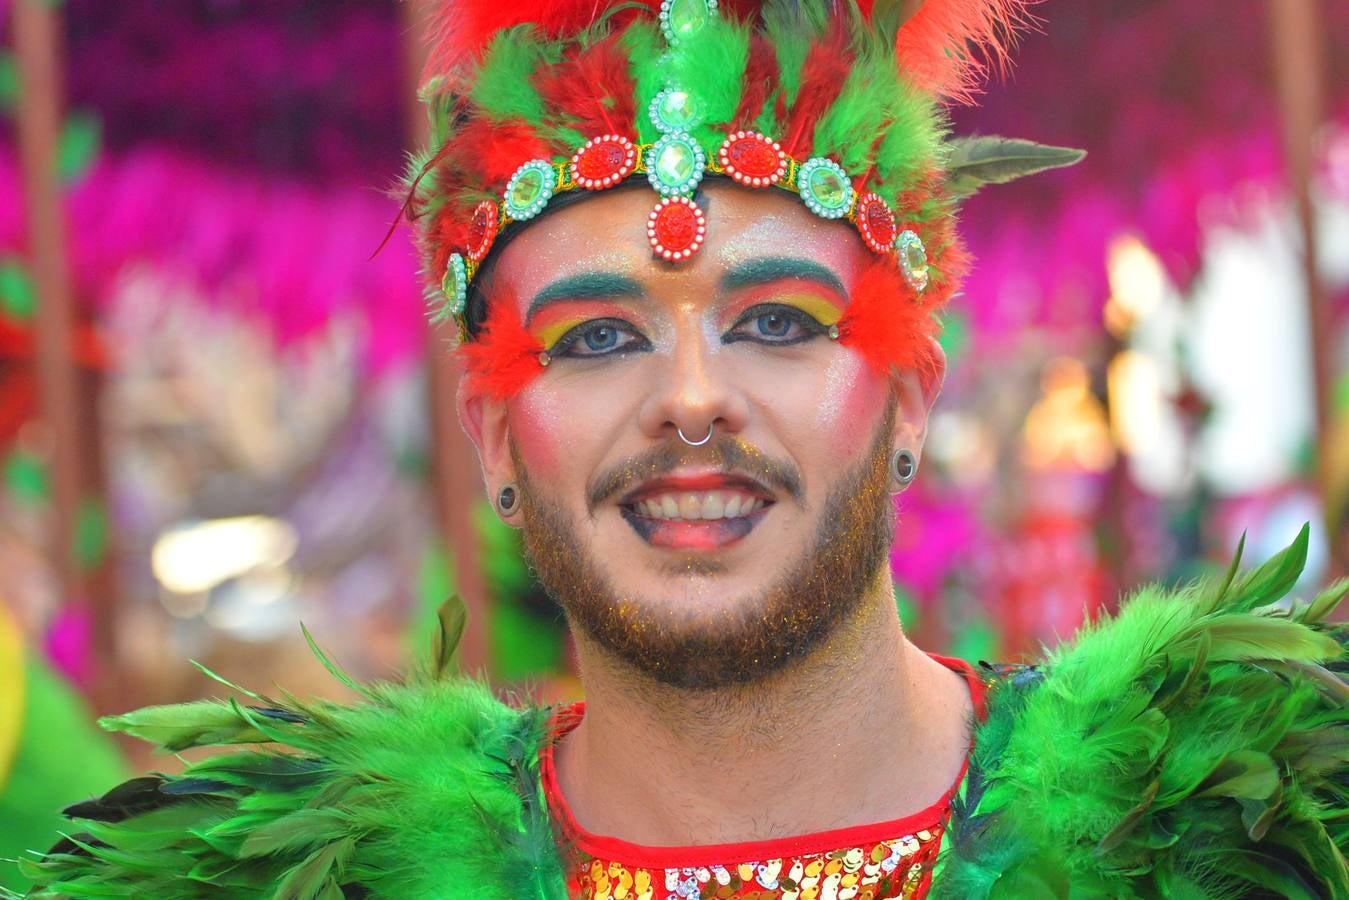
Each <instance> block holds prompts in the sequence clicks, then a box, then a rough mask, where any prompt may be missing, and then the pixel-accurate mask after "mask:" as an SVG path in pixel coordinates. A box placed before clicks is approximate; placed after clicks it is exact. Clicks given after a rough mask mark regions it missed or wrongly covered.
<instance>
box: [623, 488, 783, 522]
mask: <svg viewBox="0 0 1349 900" xmlns="http://www.w3.org/2000/svg"><path fill="white" fill-rule="evenodd" d="M763 506H764V501H762V500H760V499H758V498H757V497H749V496H746V495H745V494H742V493H740V492H738V491H709V492H704V493H696V494H695V493H682V494H661V495H660V496H659V497H651V498H648V499H646V500H639V501H637V503H636V504H635V505H634V508H635V509H636V511H637V512H638V513H640V514H641V515H644V516H649V517H651V518H653V519H678V520H683V521H698V520H702V521H707V520H715V519H734V518H737V517H740V516H747V515H749V514H750V513H752V512H754V511H755V510H758V509H762V508H763Z"/></svg>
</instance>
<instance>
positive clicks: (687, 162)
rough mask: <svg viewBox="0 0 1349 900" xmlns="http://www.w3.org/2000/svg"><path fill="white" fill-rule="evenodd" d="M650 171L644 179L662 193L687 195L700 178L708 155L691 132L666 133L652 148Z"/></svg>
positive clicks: (701, 178) (667, 195)
mask: <svg viewBox="0 0 1349 900" xmlns="http://www.w3.org/2000/svg"><path fill="white" fill-rule="evenodd" d="M648 165H649V166H650V170H649V171H648V173H647V178H648V180H649V181H650V182H651V186H652V187H653V188H655V189H656V190H657V191H659V192H660V193H661V194H662V195H663V196H666V197H670V196H674V195H676V194H687V193H689V192H690V191H692V190H693V189H694V188H695V187H697V186H698V182H700V181H702V180H703V168H704V167H705V166H706V165H707V155H706V154H705V153H703V148H702V146H701V145H700V144H699V143H698V142H697V141H695V140H694V139H693V137H692V136H691V135H688V134H685V133H683V132H679V133H675V134H667V135H665V137H663V138H661V139H660V140H658V141H656V143H655V144H654V145H653V146H652V147H651V156H650V162H649V163H648Z"/></svg>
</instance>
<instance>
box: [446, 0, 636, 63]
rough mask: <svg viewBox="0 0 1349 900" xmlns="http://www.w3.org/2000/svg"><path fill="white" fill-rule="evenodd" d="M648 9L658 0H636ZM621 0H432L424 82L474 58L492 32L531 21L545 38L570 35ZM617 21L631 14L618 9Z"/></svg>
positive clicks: (478, 54)
mask: <svg viewBox="0 0 1349 900" xmlns="http://www.w3.org/2000/svg"><path fill="white" fill-rule="evenodd" d="M635 2H636V3H637V4H639V5H641V6H645V7H647V8H648V9H649V10H650V11H651V12H653V13H654V12H655V11H656V10H658V9H659V8H660V0H635ZM619 5H625V6H631V5H632V3H631V2H628V3H624V2H622V0H437V2H435V3H433V4H432V5H431V9H430V12H429V14H428V17H427V18H428V19H429V21H428V23H427V29H426V34H427V40H428V43H429V45H430V53H429V55H428V56H427V60H426V71H425V73H424V75H423V80H425V79H426V78H429V77H431V76H432V75H444V74H447V73H450V72H452V71H455V70H457V69H459V68H461V67H462V66H463V65H464V64H466V63H469V62H473V61H475V60H477V58H478V57H479V56H480V55H481V53H482V51H483V49H484V48H485V47H486V46H487V44H488V43H489V42H490V41H491V39H492V37H493V36H495V35H496V33H497V32H499V31H501V30H503V29H506V28H512V27H514V26H516V25H525V24H534V25H537V26H538V27H539V30H540V31H542V32H543V33H544V34H546V35H548V36H549V37H557V36H559V35H565V34H574V33H576V32H578V31H580V30H581V29H583V28H586V27H587V26H589V25H591V24H593V23H594V22H595V20H596V19H598V18H599V17H600V16H601V15H603V14H604V12H605V11H606V10H608V9H609V8H610V7H613V6H619ZM633 12H635V10H634V11H633ZM619 15H620V17H619V21H622V19H623V18H624V17H627V18H630V17H631V15H632V12H626V13H620V14H619Z"/></svg>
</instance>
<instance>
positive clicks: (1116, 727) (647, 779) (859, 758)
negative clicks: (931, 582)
mask: <svg viewBox="0 0 1349 900" xmlns="http://www.w3.org/2000/svg"><path fill="white" fill-rule="evenodd" d="M1022 11H1023V4H1021V3H1018V2H1012V0H1001V2H998V0H987V2H974V0H927V2H924V3H921V4H915V3H896V2H888V3H887V2H877V3H874V4H873V3H869V2H868V3H861V4H856V3H854V2H851V0H849V2H842V0H840V2H837V3H830V2H824V0H795V2H789V0H774V2H769V3H763V4H758V3H742V2H726V3H722V4H721V5H720V6H718V4H716V3H713V2H711V0H665V2H664V3H661V4H660V5H659V6H658V7H656V6H655V5H654V4H652V5H650V6H648V5H647V4H640V3H614V4H612V5H607V4H604V3H595V2H593V0H584V2H581V0H577V2H570V3H560V4H559V3H551V4H528V3H526V4H500V3H497V4H480V3H468V4H463V5H458V4H456V5H452V6H450V7H448V9H447V11H446V12H445V14H444V16H443V21H442V22H441V27H440V28H439V29H438V32H437V33H438V35H439V37H438V43H437V47H436V52H435V53H434V54H433V57H432V63H431V66H432V72H433V75H434V77H433V78H431V79H430V80H429V81H428V85H427V88H426V90H425V99H426V101H427V103H428V106H429V108H430V110H431V115H432V123H433V135H432V142H431V147H432V151H431V152H429V153H428V154H427V155H425V156H424V157H422V158H420V159H418V160H417V161H416V164H415V165H414V176H415V177H414V179H413V183H412V195H411V203H412V207H413V210H414V212H415V214H416V215H417V217H418V218H419V221H420V222H421V239H422V247H423V250H424V253H425V259H426V268H427V271H428V274H429V276H430V278H431V280H432V281H433V282H435V283H437V284H438V285H439V286H440V290H439V292H438V293H437V294H436V296H435V298H434V302H435V305H436V309H435V316H436V318H438V319H440V320H443V321H448V320H453V321H454V322H455V323H456V325H457V327H458V329H459V333H460V337H461V348H460V351H459V352H460V354H461V356H462V358H463V360H464V363H465V367H466V374H465V378H464V380H463V386H462V388H461V390H460V394H459V398H458V404H459V412H460V416H461V420H462V422H463V424H464V427H465V428H466V430H467V431H468V433H469V435H470V436H471V437H472V439H473V440H474V442H475V444H476V445H477V447H478V451H479V454H480V458H481V462H482V468H483V473H484V478H485V481H486V484H487V487H488V490H489V493H490V495H491V496H492V497H493V498H494V499H495V502H496V506H497V509H498V511H499V513H500V515H501V516H502V517H503V519H505V520H506V521H507V522H509V523H511V524H514V525H518V526H519V527H521V528H523V529H524V533H525V544H526V547H527V550H528V552H529V556H530V559H531V560H532V562H533V564H534V566H535V568H536V569H537V572H538V574H539V577H540V579H541V580H542V582H543V583H544V584H545V585H546V586H547V587H548V589H549V590H550V592H551V593H552V594H553V595H554V596H555V597H556V598H557V600H558V601H559V602H560V603H561V605H562V607H563V609H564V610H565V612H566V614H567V617H568V619H569V621H570V623H571V624H572V626H573V629H574V633H575V634H576V640H577V647H578V652H579V657H580V661H581V671H582V677H583V681H584V684H585V689H586V697H587V700H586V703H585V704H583V705H578V706H576V707H573V708H571V709H568V710H562V711H554V710H546V709H544V710H539V709H525V710H515V709H511V708H508V707H506V706H503V705H502V704H500V703H498V702H497V701H496V700H494V699H492V698H491V696H490V695H489V694H488V693H487V691H486V690H485V689H484V688H482V687H481V686H479V685H475V684H473V683H471V682H467V681H464V680H462V679H460V678H457V677H455V676H454V675H453V674H452V672H451V670H452V668H453V638H454V636H455V633H456V630H457V629H458V628H461V627H462V619H459V618H456V617H455V616H454V614H453V611H450V613H449V614H447V616H446V619H445V634H444V636H443V638H442V641H441V643H440V645H439V647H438V649H437V651H436V652H435V653H434V654H433V657H432V660H431V664H430V666H429V667H428V668H427V669H426V670H425V671H423V672H420V673H419V674H418V675H416V676H414V677H413V679H412V680H411V681H410V682H409V683H408V684H405V685H390V684H378V685H370V686H362V685H354V684H353V685H352V686H353V687H355V688H357V689H358V690H360V691H361V692H362V693H363V694H364V696H365V697H366V702H364V703H361V704H357V705H355V706H351V707H341V706H337V705H333V704H301V703H299V702H297V701H295V700H293V699H291V698H284V699H282V700H274V699H269V698H264V697H262V696H261V695H257V694H251V693H247V692H245V694H246V696H247V698H249V699H248V702H247V704H239V703H230V704H221V703H201V704H190V705H188V706H186V707H171V708H162V709H151V710H142V711H140V712H138V713H132V714H129V715H127V716H123V717H119V718H117V719H115V720H112V721H111V722H110V723H109V724H110V726H111V727H115V728H119V729H121V730H125V731H128V732H130V733H132V734H136V735H139V736H142V737H145V738H148V739H150V740H153V741H156V742H158V743H159V744H161V745H162V746H164V747H165V748H167V749H170V750H178V749H182V748H185V747H190V746H199V745H203V744H231V743H264V744H266V743H272V744H275V745H277V747H278V748H279V749H284V750H287V751H289V752H287V753H282V754H277V753H275V752H273V751H267V750H264V751H244V752H235V753H230V754H226V755H224V756H220V757H214V758H211V759H209V760H207V761H205V762H201V763H197V764H194V765H192V766H190V767H189V768H188V770H187V772H186V773H185V774H184V775H183V776H180V777H170V778H164V777H156V778H151V779H141V780H138V781H135V782H130V783H128V785H125V786H123V787H122V788H119V789H117V790H116V791H114V792H113V793H111V794H109V795H107V796H105V797H104V798H103V799H102V800H100V801H96V802H93V803H90V804H85V805H83V806H82V807H80V808H78V809H77V810H75V811H74V815H75V817H76V818H78V819H79V820H80V821H79V828H80V829H82V830H83V832H84V834H83V836H76V837H72V838H70V839H69V840H67V841H65V842H63V843H62V844H61V845H59V846H58V847H57V848H55V849H54V850H53V851H52V852H51V853H49V854H48V855H47V856H46V857H44V858H43V860H42V861H40V862H38V863H30V864H29V866H28V871H30V872H31V873H32V874H33V877H34V878H35V879H36V880H37V881H38V882H39V883H41V884H43V885H45V886H46V888H45V889H46V890H47V891H48V894H46V896H98V895H100V894H107V895H112V894H116V893H118V892H137V893H147V894H150V895H152V896H156V897H176V896H199V895H205V896H277V897H325V898H328V897H341V896H391V897H431V896H437V897H442V896H443V897H512V898H513V897H562V896H565V895H568V894H571V895H574V896H581V897H587V898H610V897H612V898H629V897H631V898H643V900H645V898H652V897H660V898H690V897H755V898H771V897H783V898H793V900H806V898H809V900H816V898H828V900H838V898H862V897H865V898H871V900H876V898H891V897H915V896H922V895H925V894H927V893H928V892H929V891H933V892H935V893H941V894H943V895H945V896H989V895H993V896H1009V897H1023V896H1069V895H1073V896H1085V895H1093V896H1094V895H1122V896H1156V895H1167V894H1175V895H1177V896H1239V895H1242V894H1252V893H1253V894H1264V895H1270V894H1275V895H1287V896H1317V895H1319V894H1329V895H1334V896H1349V869H1347V868H1346V865H1345V861H1344V857H1343V855H1342V854H1341V850H1340V847H1341V846H1342V845H1343V842H1344V839H1345V838H1346V825H1345V820H1346V817H1345V815H1344V808H1345V807H1344V799H1345V791H1346V787H1345V785H1346V779H1345V775H1346V767H1345V764H1346V758H1347V756H1349V744H1346V742H1345V740H1344V738H1343V737H1342V735H1343V734H1344V729H1345V726H1346V723H1347V722H1349V718H1347V714H1346V712H1345V707H1344V703H1345V694H1346V689H1345V686H1344V683H1343V682H1342V681H1341V679H1340V677H1339V676H1338V675H1336V674H1335V673H1334V671H1333V670H1332V668H1333V667H1337V666H1339V665H1341V663H1342V660H1343V651H1342V649H1341V646H1340V644H1339V642H1338V641H1337V640H1336V639H1335V636H1334V634H1333V633H1332V629H1331V628H1330V627H1329V626H1327V625H1324V624H1323V622H1324V619H1325V617H1326V616H1327V614H1328V613H1329V611H1330V610H1331V609H1332V608H1333V607H1334V605H1335V603H1336V602H1337V601H1338V599H1339V597H1340V596H1341V595H1342V594H1343V593H1344V589H1345V586H1344V585H1341V586H1339V587H1338V588H1337V589H1334V590H1332V591H1330V592H1328V593H1326V594H1325V595H1323V596H1322V597H1320V598H1318V599H1317V600H1316V601H1315V602H1313V603H1311V604H1309V605H1300V606H1295V607H1293V608H1291V609H1289V608H1288V607H1286V606H1280V605H1279V604H1278V601H1280V600H1281V599H1283V597H1284V596H1285V595H1286V594H1287V593H1288V591H1289V590H1290V589H1291V586H1292V584H1293V582H1294V581H1295V580H1296V573H1297V571H1298V570H1299V569H1300V565H1301V556H1302V555H1303V554H1305V537H1304V538H1303V539H1302V540H1301V541H1300V543H1299V544H1296V545H1295V546H1294V547H1293V548H1290V550H1289V551H1288V552H1287V553H1285V554H1284V555H1283V556H1281V557H1280V558H1278V559H1276V560H1275V561H1274V562H1273V563H1271V564H1269V565H1267V566H1266V567H1264V568H1262V569H1261V570H1259V571H1258V572H1256V573H1255V574H1253V575H1251V576H1247V577H1244V578H1236V577H1235V576H1233V577H1229V578H1228V579H1227V581H1226V582H1224V583H1222V584H1215V585H1209V586H1205V587H1200V588H1195V589H1193V590H1191V591H1188V592H1185V593H1181V594H1179V595H1168V594H1166V593H1164V592H1160V591H1150V592H1145V593H1144V594H1142V595H1140V596H1139V597H1137V598H1135V599H1134V600H1133V601H1132V602H1131V603H1130V604H1128V605H1127V606H1126V607H1125V609H1124V610H1123V611H1122V612H1121V614H1120V616H1119V617H1118V618H1117V619H1116V620H1115V621H1113V622H1110V623H1105V624H1101V625H1098V626H1094V627H1092V628H1089V629H1087V630H1086V631H1085V633H1084V634H1083V636H1081V637H1080V638H1079V640H1078V643H1077V644H1076V645H1075V646H1073V647H1070V648H1068V649H1066V650H1064V651H1060V652H1059V653H1058V654H1056V655H1055V656H1054V657H1052V658H1051V659H1050V660H1049V661H1048V663H1047V665H1046V666H1045V667H1044V668H1043V669H1036V668H1011V669H989V670H987V671H986V672H985V673H984V674H983V675H976V673H975V672H974V671H973V670H972V669H971V668H970V667H969V666H968V665H966V664H964V663H960V662H957V661H954V660H946V659H942V658H939V657H932V656H929V655H927V654H925V653H923V652H922V651H921V650H919V649H918V648H916V647H914V646H913V645H912V644H910V643H909V642H908V641H907V640H906V639H905V637H904V635H903V632H902V630H901V628H900V623H899V620H898V617H897V614H896V610H895V605H894V602H893V590H892V585H891V583H890V579H889V573H888V569H887V566H886V560H887V555H888V545H889V540H890V535H891V532H892V527H893V516H894V507H893V505H892V503H891V501H890V495H891V494H893V493H897V492H899V491H902V490H903V489H904V487H905V486H906V485H907V484H909V483H910V482H911V481H912V479H913V478H914V477H915V475H916V473H917V470H918V466H919V463H920V461H921V454H922V444H923V438H924V433H925V423H926V418H927V413H928V410H929V408H930V407H931V405H932V403H933V401H934V400H935V398H936V395H937V392H938V390H939V388H940V383H941V378H942V374H943V365H944V362H943V359H942V355H941V352H940V350H939V349H938V348H937V345H936V343H935V341H934V337H935V332H936V324H935V323H936V319H935V313H936V312H937V310H938V309H939V308H940V307H941V305H942V304H943V303H944V302H945V301H946V299H947V298H949V297H950V295H951V294H952V292H953V291H954V290H955V288H956V285H957V284H958V281H959V276H960V273H961V271H962V269H963V266H964V262H963V258H962V254H961V251H960V247H959V244H958V242H957V240H956V239H955V237H954V232H953V229H952V221H953V220H952V214H953V203H954V200H955V199H956V198H958V197H959V196H961V195H963V194H966V193H969V192H970V191H971V190H973V189H975V188H976V187H977V186H978V185H979V184H980V183H981V182H983V181H988V180H1007V179H1008V178H1010V177H1014V176H1015V175H1018V174H1025V173H1028V172H1030V171H1033V170H1036V169H1040V168H1045V167H1047V166H1050V165H1059V164H1064V163H1066V162H1070V161H1073V160H1074V159H1075V158H1076V154H1072V153H1070V152H1065V151H1058V150H1054V149H1053V148H1043V147H1038V146H1036V145H1032V144H1026V143H1024V142H1003V141H999V140H985V141H973V142H957V141H953V140H947V135H946V131H945V128H946V126H945V124H944V123H945V119H944V117H943V116H942V113H941V107H940V104H941V103H942V102H943V101H945V100H951V99H962V98H965V97H967V96H968V94H969V92H970V90H971V88H972V80H971V79H972V77H973V76H974V74H976V72H977V68H978V66H977V63H976V60H977V59H978V58H979V57H977V56H975V55H972V54H973V52H974V51H973V46H974V45H976V44H982V45H983V46H985V48H991V50H990V51H989V52H991V53H992V59H993V60H995V61H996V60H997V59H998V58H999V57H998V53H999V49H998V48H1000V47H1001V46H1002V45H1003V44H1004V43H1005V41H1006V39H1007V35H1008V33H1009V29H1010V28H1011V27H1012V26H1013V25H1015V23H1016V21H1017V20H1018V18H1019V15H1020V14H1021V12H1022ZM1323 664H1325V665H1323ZM1327 666H1331V667H1332V668H1328V667H1327ZM333 671H334V673H335V674H337V675H338V677H341V678H343V679H344V680H345V676H342V675H341V673H340V672H338V671H337V670H336V669H335V668H334V670H333ZM943 842H944V843H945V845H946V849H945V851H944V852H943V851H942V847H943Z"/></svg>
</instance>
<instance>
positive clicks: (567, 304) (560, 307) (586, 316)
mask: <svg viewBox="0 0 1349 900" xmlns="http://www.w3.org/2000/svg"><path fill="white" fill-rule="evenodd" d="M596 319H614V320H617V321H620V322H633V319H634V316H633V312H632V309H631V308H630V307H628V306H625V305H623V304H620V303H614V302H612V301H607V302H606V301H602V300H554V301H552V302H550V303H549V304H548V305H547V306H545V307H544V308H542V309H540V310H539V311H538V313H537V314H536V315H534V316H533V318H532V319H531V320H530V322H529V326H528V328H529V333H530V334H531V335H533V336H534V338H535V339H536V340H538V342H539V343H540V344H542V345H543V347H544V349H545V350H548V351H549V352H551V351H552V350H553V348H554V347H555V346H557V342H558V341H559V340H561V339H562V338H563V337H565V336H566V335H567V333H568V332H570V331H571V330H572V329H573V328H575V327H576V326H577V325H582V324H584V323H586V322H591V321H594V320H596ZM633 324H634V325H636V324H639V323H637V322H633Z"/></svg>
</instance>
